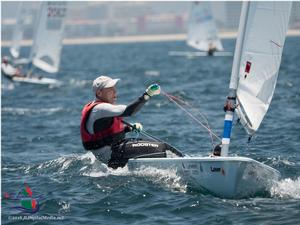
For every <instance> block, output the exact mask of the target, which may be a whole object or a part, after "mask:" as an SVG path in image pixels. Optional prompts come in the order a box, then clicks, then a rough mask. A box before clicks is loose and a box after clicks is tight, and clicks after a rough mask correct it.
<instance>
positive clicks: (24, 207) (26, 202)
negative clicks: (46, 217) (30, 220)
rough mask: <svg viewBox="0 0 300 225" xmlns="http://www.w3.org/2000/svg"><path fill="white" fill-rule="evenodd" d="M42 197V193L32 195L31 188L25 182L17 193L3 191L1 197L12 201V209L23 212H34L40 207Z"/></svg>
mask: <svg viewBox="0 0 300 225" xmlns="http://www.w3.org/2000/svg"><path fill="white" fill-rule="evenodd" d="M43 198H44V197H43V196H42V195H39V196H34V195H33V192H32V190H31V188H30V187H29V185H28V184H27V183H24V186H23V187H22V188H20V190H19V191H18V192H17V193H8V192H4V196H3V199H5V200H8V201H13V202H14V205H15V204H16V203H18V205H15V206H12V207H11V208H12V209H16V210H19V211H21V212H24V213H29V214H34V213H36V212H38V211H39V209H40V204H39V202H40V200H41V199H43Z"/></svg>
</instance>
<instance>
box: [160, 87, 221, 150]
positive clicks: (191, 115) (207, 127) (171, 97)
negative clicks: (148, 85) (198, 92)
mask: <svg viewBox="0 0 300 225" xmlns="http://www.w3.org/2000/svg"><path fill="white" fill-rule="evenodd" d="M161 93H162V94H163V95H164V96H165V97H167V98H168V99H169V101H171V102H173V103H174V104H175V105H176V106H177V107H179V108H180V109H181V110H183V111H184V112H185V113H186V114H187V115H188V116H189V117H190V118H192V119H193V120H194V121H196V122H197V123H198V124H200V125H201V126H202V127H204V128H205V129H206V130H207V131H208V132H209V135H210V138H211V142H212V146H213V147H214V140H213V136H214V137H215V138H216V139H218V140H219V141H220V142H221V138H220V137H219V136H218V135H216V134H215V133H214V132H213V131H212V130H211V129H210V127H209V124H208V120H207V119H206V117H205V116H204V115H203V114H202V113H201V112H200V111H198V112H199V114H200V115H201V117H202V119H203V120H205V122H206V124H207V125H205V124H203V122H202V121H200V120H199V119H198V118H197V117H196V116H194V115H193V114H192V113H191V112H189V111H188V110H187V109H185V108H184V107H183V106H182V105H180V104H179V103H178V102H180V103H181V104H184V105H187V106H189V107H191V105H190V104H188V103H187V102H185V101H183V100H181V99H179V98H177V97H175V96H173V95H171V94H168V93H166V92H164V91H161Z"/></svg>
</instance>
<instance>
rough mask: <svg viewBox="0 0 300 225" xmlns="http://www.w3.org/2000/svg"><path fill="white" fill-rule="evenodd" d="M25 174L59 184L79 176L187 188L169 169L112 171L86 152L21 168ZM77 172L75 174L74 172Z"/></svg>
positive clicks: (178, 189)
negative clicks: (62, 178) (48, 177)
mask: <svg viewBox="0 0 300 225" xmlns="http://www.w3.org/2000/svg"><path fill="white" fill-rule="evenodd" d="M23 170H24V171H25V174H31V175H32V174H39V175H40V174H51V177H52V178H53V179H55V180H56V181H58V182H59V176H62V175H70V176H73V175H75V174H74V173H76V175H78V174H79V175H80V176H86V177H92V178H97V177H99V178H100V177H109V176H122V177H124V176H133V177H136V178H141V179H144V180H145V181H146V182H151V183H153V184H155V185H158V186H163V187H165V188H167V189H171V190H173V191H179V192H186V190H187V187H186V185H185V184H184V182H183V181H182V178H181V177H180V176H179V175H177V173H176V171H173V170H169V169H157V168H142V169H139V170H135V171H130V170H129V169H128V167H127V166H125V167H123V168H118V169H112V168H109V167H107V165H105V164H103V163H101V162H100V161H98V160H97V159H96V158H95V156H94V155H93V154H92V153H90V152H88V153H86V154H83V155H77V154H72V155H66V156H61V157H59V158H57V159H53V160H49V161H46V162H43V163H40V164H37V165H30V166H26V167H25V168H24V167H23ZM76 171H77V172H76Z"/></svg>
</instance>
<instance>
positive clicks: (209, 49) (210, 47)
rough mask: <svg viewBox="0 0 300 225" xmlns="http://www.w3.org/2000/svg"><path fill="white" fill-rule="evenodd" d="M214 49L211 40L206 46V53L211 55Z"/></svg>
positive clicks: (215, 49)
mask: <svg viewBox="0 0 300 225" xmlns="http://www.w3.org/2000/svg"><path fill="white" fill-rule="evenodd" d="M215 51H217V48H216V47H215V45H214V44H213V43H212V42H210V43H209V46H208V51H207V55H209V56H213V55H214V52H215Z"/></svg>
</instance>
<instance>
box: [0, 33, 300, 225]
mask: <svg viewBox="0 0 300 225" xmlns="http://www.w3.org/2000/svg"><path fill="white" fill-rule="evenodd" d="M224 45H225V49H227V50H229V51H233V49H234V40H224ZM299 45H300V38H287V40H286V45H285V49H284V53H283V61H282V64H281V69H280V74H279V80H278V84H277V89H276V92H275V95H274V99H273V102H272V105H271V107H270V110H269V113H268V114H267V116H266V118H265V120H264V121H263V124H262V126H261V128H260V130H259V132H258V133H257V135H256V136H255V137H254V138H253V140H252V142H251V143H250V144H249V145H248V144H247V136H246V135H245V132H244V130H243V129H242V128H241V127H239V126H236V127H235V129H234V130H233V135H232V146H231V153H232V154H238V155H243V156H249V157H252V158H254V159H256V160H259V161H261V162H264V163H266V164H267V165H270V166H272V167H274V168H276V169H278V170H279V171H280V172H281V174H282V179H281V180H280V182H279V183H278V184H276V185H274V186H273V187H272V188H271V189H270V190H269V191H268V193H267V194H265V195H257V196H255V197H251V198H245V199H238V200H237V199H222V198H219V197H215V196H212V195H210V194H208V193H203V192H201V191H198V190H190V189H189V188H187V187H186V186H185V184H184V183H183V182H182V180H181V178H180V177H179V176H177V175H176V174H174V173H173V172H172V171H167V170H165V171H163V170H147V171H137V172H135V173H130V172H129V171H128V170H127V169H126V168H123V169H118V170H111V169H108V168H107V167H106V166H105V165H103V164H101V163H100V162H98V161H96V160H95V158H94V157H93V156H92V154H90V153H87V152H85V151H84V149H83V147H82V145H81V141H80V136H79V121H80V114H81V109H82V106H83V105H84V104H85V103H86V102H87V101H89V100H90V99H92V97H93V96H92V93H91V83H92V80H93V79H94V78H95V77H96V76H97V75H100V74H109V75H112V76H113V77H118V78H121V79H122V80H121V82H119V84H118V95H119V100H118V101H119V102H121V103H129V102H131V101H132V100H134V99H135V98H136V97H138V96H139V95H140V94H142V93H143V91H144V90H145V88H146V87H147V85H149V84H151V83H153V82H158V83H159V84H161V86H162V88H163V90H164V91H166V92H169V93H171V94H173V95H176V96H180V97H182V98H183V99H185V100H186V101H188V102H189V103H190V104H192V105H193V106H194V107H195V109H200V110H201V111H202V112H203V113H205V115H206V116H207V118H208V120H209V121H210V126H211V127H212V128H213V130H214V131H215V132H216V133H217V134H221V133H222V128H223V116H224V113H223V111H222V107H223V103H224V101H225V96H226V95H227V90H228V83H229V76H230V72H231V65H232V57H200V58H194V59H188V58H184V57H170V56H168V51H176V50H191V49H190V48H188V47H187V46H185V43H184V42H161V43H135V44H115V45H82V46H80V45H79V46H65V47H64V49H63V55H62V63H61V71H60V72H59V74H57V78H59V79H60V80H62V81H63V85H62V86H61V87H50V88H48V87H39V86H33V85H17V84H11V83H9V82H8V81H7V80H5V78H2V84H1V85H2V86H1V89H2V102H1V107H2V108H1V113H2V118H1V122H2V127H1V128H2V136H1V138H2V143H1V148H2V168H1V169H2V195H3V193H4V192H9V193H11V192H17V191H18V190H19V189H20V187H22V184H23V183H24V182H26V183H28V184H29V186H30V187H31V189H32V192H33V194H40V195H43V196H44V198H43V199H42V200H41V201H40V204H41V208H40V211H39V212H37V213H36V214H34V215H39V216H63V220H62V222H63V223H66V224H79V223H88V224H172V225H173V224H180V225H181V224H299V223H300V216H299V215H300V154H299V152H300V150H299V149H300V144H299V140H300V91H299V87H300V78H299V74H300V69H299V65H298V64H299V58H300V51H299ZM26 52H28V49H25V53H24V54H26ZM7 53H8V49H7V48H3V49H2V54H3V55H5V54H7ZM149 71H150V72H149ZM151 71H152V72H151ZM153 71H154V72H153ZM130 121H132V122H134V121H139V122H141V123H142V124H143V125H144V129H145V130H146V131H148V132H150V133H151V134H153V135H155V136H158V137H159V138H161V139H163V140H166V141H168V142H169V143H171V144H173V145H174V146H176V147H178V148H179V149H181V150H182V151H183V152H185V153H187V154H189V155H197V156H199V155H207V154H208V153H209V152H210V150H211V144H210V139H209V135H208V134H207V132H206V131H204V130H203V129H202V128H200V127H199V126H198V125H197V124H195V123H194V122H193V121H191V120H190V119H189V118H188V117H186V115H185V114H184V113H183V112H182V111H180V110H179V109H178V108H176V107H175V106H174V105H173V104H172V103H170V102H169V101H168V100H167V99H166V98H164V97H163V96H158V97H156V98H153V99H152V100H151V101H150V102H149V103H148V104H147V105H146V106H145V107H144V108H143V109H142V110H141V111H140V112H139V113H138V114H137V115H136V116H134V117H133V118H131V119H130ZM1 204H2V205H1V208H2V223H3V224H25V223H26V224H27V223H28V224H29V223H31V224H54V223H57V221H54V220H43V221H39V220H36V221H32V220H30V221H26V222H24V221H21V220H18V219H13V217H12V216H16V215H24V213H20V212H18V211H16V210H14V209H12V208H11V207H12V206H15V205H17V204H19V202H12V201H11V200H7V199H2V203H1Z"/></svg>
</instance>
